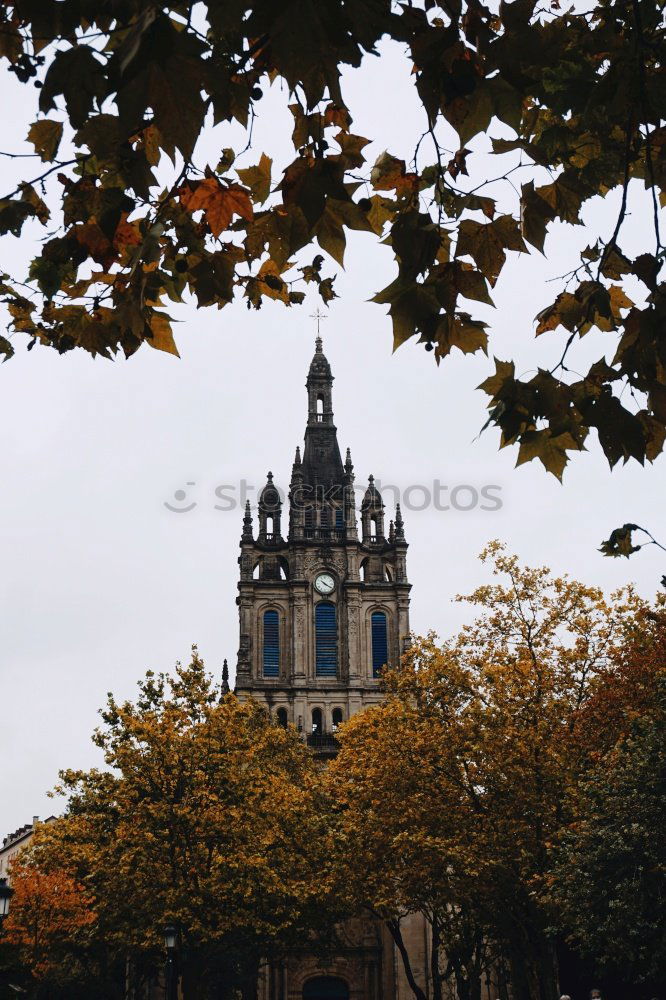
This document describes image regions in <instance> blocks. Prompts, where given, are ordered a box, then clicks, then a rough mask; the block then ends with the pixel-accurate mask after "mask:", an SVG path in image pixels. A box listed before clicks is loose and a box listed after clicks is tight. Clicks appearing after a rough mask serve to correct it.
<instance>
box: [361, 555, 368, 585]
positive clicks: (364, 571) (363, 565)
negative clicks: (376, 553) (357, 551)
mask: <svg viewBox="0 0 666 1000" xmlns="http://www.w3.org/2000/svg"><path fill="white" fill-rule="evenodd" d="M359 569H360V574H361V580H362V581H363V582H364V583H365V582H366V580H367V579H368V560H367V559H364V560H363V562H362V563H361V565H360V567H359Z"/></svg>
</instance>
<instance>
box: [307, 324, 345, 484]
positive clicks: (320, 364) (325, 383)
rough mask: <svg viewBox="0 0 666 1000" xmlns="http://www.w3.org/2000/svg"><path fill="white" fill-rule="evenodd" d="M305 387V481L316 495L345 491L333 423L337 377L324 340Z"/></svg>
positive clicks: (318, 348)
mask: <svg viewBox="0 0 666 1000" xmlns="http://www.w3.org/2000/svg"><path fill="white" fill-rule="evenodd" d="M305 387H306V389H307V390H308V422H307V426H306V428H305V448H304V451H303V482H304V483H306V484H307V485H308V486H310V487H312V488H314V489H315V490H316V492H322V493H323V492H326V491H328V490H330V489H331V488H332V487H336V486H337V487H339V489H340V491H342V487H343V485H344V470H343V467H342V456H341V455H340V447H339V445H338V436H337V430H336V427H335V424H334V423H333V375H332V373H331V366H330V364H329V362H328V358H327V357H326V355H325V354H324V351H323V347H322V340H321V337H317V339H316V341H315V353H314V357H313V358H312V361H311V363H310V370H309V371H308V377H307V380H306V383H305ZM318 499H321V497H319V498H318Z"/></svg>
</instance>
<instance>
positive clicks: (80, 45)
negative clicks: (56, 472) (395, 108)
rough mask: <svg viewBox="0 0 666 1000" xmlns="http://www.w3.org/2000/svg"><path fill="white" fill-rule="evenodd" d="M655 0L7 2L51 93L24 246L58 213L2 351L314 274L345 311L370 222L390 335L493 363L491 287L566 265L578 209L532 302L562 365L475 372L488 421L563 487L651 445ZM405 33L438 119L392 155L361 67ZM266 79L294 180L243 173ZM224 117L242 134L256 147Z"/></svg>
mask: <svg viewBox="0 0 666 1000" xmlns="http://www.w3.org/2000/svg"><path fill="white" fill-rule="evenodd" d="M661 7H662V5H661V4H660V3H659V2H658V0H598V2H597V3H596V4H594V5H593V6H591V7H588V8H585V9H583V10H580V11H577V10H576V9H575V8H567V9H561V7H560V3H559V0H552V2H551V3H550V4H549V5H547V6H538V7H537V5H536V0H515V2H513V3H504V2H501V3H500V4H499V8H495V7H492V8H491V7H487V6H486V5H484V4H483V3H481V2H480V0H444V2H441V3H437V2H435V0H422V2H417V0H415V2H412V0H405V2H397V0H281V2H275V0H255V2H249V0H248V2H239V0H232V2H229V0H201V2H196V0H176V2H170V3H144V2H140V0H120V2H118V0H63V2H61V3H57V4H55V3H53V4H44V3H42V2H41V0H10V2H8V3H5V4H3V5H2V9H1V10H0V58H2V60H3V62H4V64H5V65H6V66H7V68H8V70H9V71H10V72H11V73H13V74H14V75H15V77H16V78H17V79H18V81H20V82H21V83H22V84H24V85H25V86H26V87H33V86H34V87H36V88H37V90H36V92H35V99H36V103H37V107H36V109H35V119H34V121H32V122H26V135H27V140H28V142H29V143H30V144H31V146H32V148H33V149H34V154H33V155H34V159H35V160H36V161H37V163H36V165H35V167H34V168H33V169H32V170H29V169H28V170H27V169H26V168H25V163H24V161H23V160H21V161H19V162H20V164H21V172H20V175H19V176H18V177H17V182H16V185H15V187H14V188H13V189H12V190H9V191H7V192H4V193H3V196H2V199H1V200H0V230H1V231H2V232H3V233H4V234H7V235H6V237H5V242H6V241H7V240H9V244H10V246H11V240H12V239H13V238H16V237H18V236H19V235H20V234H21V231H22V229H23V228H24V226H25V225H26V223H28V228H27V229H25V232H26V233H28V234H30V237H31V238H35V239H36V238H37V234H36V231H35V228H34V226H38V227H39V226H41V227H44V228H43V235H42V237H41V246H40V249H39V253H38V254H37V255H36V256H35V257H34V259H33V261H32V263H31V264H30V267H29V273H28V274H27V275H20V274H18V275H17V274H5V276H4V278H3V279H2V286H1V289H0V291H1V293H2V296H3V299H4V302H5V303H6V305H7V308H8V310H9V313H10V316H11V326H12V329H13V331H15V333H19V334H22V335H23V336H22V337H19V338H17V337H16V336H14V337H13V338H12V340H11V341H10V340H9V339H7V338H2V339H1V340H0V347H1V349H2V350H3V351H4V352H5V354H6V355H7V356H9V355H11V354H12V353H13V351H14V349H15V346H14V345H17V344H18V343H20V342H21V340H23V343H25V344H26V345H27V346H28V347H32V346H33V345H34V344H36V343H39V344H43V345H46V346H50V347H53V348H55V349H56V350H57V351H59V352H60V353H66V352H68V351H70V350H72V349H73V348H75V347H79V348H81V349H83V350H85V351H88V352H90V353H91V354H93V355H103V356H105V357H111V356H113V355H115V354H116V353H117V352H124V354H125V355H126V356H129V355H131V354H133V353H134V352H135V351H136V350H137V349H138V348H139V347H140V346H141V345H142V344H143V343H144V342H145V343H148V344H151V345H152V346H153V347H156V348H158V349H160V350H165V351H169V352H172V353H177V348H176V345H175V342H174V339H173V334H172V329H171V323H170V317H169V314H168V312H167V308H168V302H169V301H170V302H180V301H182V300H183V298H184V297H192V298H193V299H194V301H196V304H197V305H198V306H208V305H215V306H217V307H218V308H221V307H223V306H225V305H227V304H228V303H230V302H231V301H232V300H233V299H234V297H235V296H236V295H242V296H245V298H246V300H247V304H248V307H254V308H259V307H260V306H261V304H262V301H263V300H264V299H265V298H270V299H277V300H280V301H282V302H283V303H284V304H285V305H292V306H293V305H297V304H298V303H300V302H301V301H302V300H303V298H304V291H303V288H304V287H305V286H306V285H307V284H311V285H313V286H316V288H317V289H318V292H319V294H320V296H321V298H322V299H323V301H324V302H329V301H330V300H331V299H332V298H333V297H334V296H335V294H336V293H335V289H334V275H333V274H331V273H330V271H329V265H328V263H326V261H327V257H331V258H332V259H333V261H335V262H336V263H337V264H339V265H341V264H342V263H343V258H344V250H345V242H346V236H345V231H346V230H357V231H360V232H364V233H367V234H368V238H369V239H370V238H374V239H376V240H381V242H383V243H384V244H388V245H389V246H390V247H391V249H392V252H393V254H394V257H395V263H396V267H397V274H396V277H395V280H393V281H392V282H391V283H390V284H389V285H388V286H387V287H386V288H384V289H381V290H380V291H378V292H377V294H376V295H375V299H374V301H375V302H377V303H379V304H380V305H383V306H388V309H389V312H390V315H391V320H392V324H393V336H394V345H395V346H396V347H397V346H400V345H401V344H403V343H404V342H406V341H408V340H410V339H414V340H415V341H418V342H419V343H421V344H423V345H425V347H426V349H428V350H431V351H433V356H434V358H435V359H436V361H437V362H438V363H439V362H441V361H442V360H444V359H446V357H447V356H448V355H449V354H450V353H451V351H452V350H453V349H454V348H458V349H459V350H460V351H462V352H464V353H474V352H477V351H486V352H487V351H488V349H489V336H488V331H487V325H486V323H485V322H484V321H483V320H482V318H481V317H480V316H479V315H478V312H476V313H475V303H486V304H487V303H490V302H491V301H492V300H491V295H492V290H493V288H494V287H495V286H496V284H497V282H498V280H499V279H500V277H501V273H502V269H503V266H504V264H505V261H506V259H507V254H509V253H525V252H527V251H528V250H534V249H536V250H537V251H541V252H546V253H547V252H548V245H549V244H548V234H549V232H550V230H551V229H552V226H553V224H554V223H556V222H563V223H566V224H570V225H581V224H586V225H587V226H588V229H589V244H588V246H587V249H585V250H584V252H583V253H582V255H581V256H580V257H576V259H572V261H571V267H570V271H569V273H568V274H567V275H565V276H564V277H563V278H562V280H561V281H560V283H559V286H558V287H557V289H556V294H555V296H554V298H553V301H552V302H551V303H550V304H549V305H547V306H546V308H544V309H543V310H542V311H541V312H540V314H539V316H538V317H537V321H536V322H537V325H536V334H537V336H540V335H542V334H543V335H546V339H545V340H544V347H543V352H544V363H543V366H542V367H540V368H539V370H538V371H537V373H536V374H534V375H532V376H531V377H529V378H524V377H521V376H518V375H517V374H516V372H517V371H521V370H522V368H521V367H520V359H519V358H518V359H514V360H512V359H499V358H496V360H495V366H494V367H495V370H494V373H492V374H490V375H489V377H488V378H487V379H485V380H484V382H483V383H482V386H481V388H482V389H483V390H484V391H485V393H487V395H488V397H489V409H490V415H489V417H488V424H490V425H493V426H496V427H497V428H499V429H500V431H501V444H502V446H505V445H516V446H518V463H519V464H520V463H522V462H526V461H530V460H531V459H534V458H538V459H540V461H541V462H542V463H543V465H544V466H545V467H546V468H547V469H548V470H549V471H550V472H552V473H554V474H555V475H556V476H558V477H561V476H562V472H563V470H564V467H565V465H566V463H567V460H568V454H569V453H570V452H572V451H579V450H582V449H584V448H585V445H586V440H587V438H588V435H589V432H590V430H596V432H597V435H598V440H599V443H600V445H601V448H602V449H603V452H604V454H605V455H606V457H607V459H608V461H609V463H610V465H611V466H613V465H615V464H616V463H617V462H618V461H627V460H628V459H629V458H634V459H636V460H637V461H639V462H641V463H643V462H644V461H645V460H646V459H647V460H648V461H652V460H654V459H655V458H656V457H657V455H658V454H659V453H660V452H661V450H662V448H663V444H664V439H665V436H666V378H665V374H664V373H665V371H666V343H665V339H664V335H663V329H664V321H665V319H666V296H665V295H664V283H663V280H662V279H661V273H662V267H663V262H664V245H663V242H662V230H661V228H660V226H661V225H662V224H661V222H660V210H661V207H662V206H663V204H664V199H665V197H666V194H665V191H664V182H665V179H666V173H665V172H664V162H666V157H664V146H665V144H666V128H665V127H664V124H663V113H664V107H665V105H666V100H665V99H666V86H665V79H666V77H665V75H664V52H665V51H666V42H665V36H664V24H663V11H662V9H661ZM386 40H392V41H394V42H396V43H398V45H399V46H400V47H401V51H402V52H403V53H404V58H405V59H406V60H407V61H408V65H411V66H412V67H413V73H412V77H411V79H412V80H413V85H414V87H415V90H416V94H417V97H418V101H419V102H420V106H421V107H422V112H423V127H422V135H421V139H420V140H419V142H418V144H417V148H416V149H410V150H403V149H400V148H397V147H398V146H399V143H400V136H399V135H398V134H396V137H395V148H394V149H393V150H391V151H387V152H384V153H382V154H381V155H380V156H379V157H378V158H377V159H376V160H375V162H374V163H372V164H371V163H366V160H365V156H364V148H365V147H366V146H367V144H368V142H369V141H370V139H372V138H373V137H372V136H370V137H369V138H368V137H364V136H360V135H357V134H355V132H354V131H353V113H354V108H353V107H351V106H350V103H349V101H348V100H347V99H346V96H345V93H344V91H343V86H342V83H341V77H342V73H343V71H344V70H345V69H346V68H348V67H359V66H360V65H361V64H362V62H363V60H364V59H366V58H367V57H369V56H371V55H374V54H376V53H377V51H378V45H379V44H380V43H382V42H384V41H386ZM272 85H282V86H283V87H284V88H285V90H286V92H287V93H288V95H289V101H290V104H289V107H290V109H291V111H292V113H293V133H292V136H291V139H292V143H293V149H294V159H293V160H292V161H291V162H290V163H286V164H284V166H283V165H282V164H280V165H279V166H278V167H277V168H276V165H275V164H274V162H273V160H274V155H271V154H272V153H273V151H272V150H262V151H259V150H257V151H256V155H255V161H256V162H254V164H253V165H250V166H245V165H244V166H237V169H236V166H235V164H234V161H235V158H236V156H237V155H238V154H240V153H241V152H245V151H246V149H247V147H248V145H249V147H250V148H251V146H252V124H253V121H254V117H255V114H256V112H257V111H258V110H259V109H260V107H261V101H262V99H263V97H264V95H265V93H266V90H267V88H269V87H271V86H272ZM377 99H378V100H383V99H384V95H378V97H377ZM225 123H234V124H235V125H240V126H241V127H242V128H244V129H245V130H246V133H247V136H246V141H245V142H244V143H243V144H242V145H241V146H238V144H236V145H237V147H238V148H231V146H230V145H229V144H228V143H225V142H224V138H223V137H224V125H225ZM218 124H221V125H222V126H223V128H222V130H221V131H220V133H216V135H217V134H219V135H220V136H221V143H220V148H219V156H218V158H217V162H205V161H204V160H203V159H201V156H200V154H199V153H198V147H197V140H198V139H199V137H200V136H201V134H202V132H203V131H204V130H206V129H209V128H211V127H213V126H215V125H218ZM487 151H491V152H492V155H493V156H495V157H496V158H497V168H496V170H495V171H492V176H488V175H487V173H488V172H487V168H486V167H485V166H483V164H486V163H487V158H486V157H479V156H478V154H479V152H487ZM4 152H6V153H8V154H10V155H11V154H12V151H11V150H7V151H4ZM21 155H22V156H23V155H26V154H25V153H23V152H22V153H21ZM39 161H41V165H39ZM479 163H480V164H482V166H479ZM612 192H616V193H619V208H618V210H617V213H616V214H615V215H614V217H613V218H612V219H607V222H606V223H604V225H603V226H601V227H595V226H593V225H590V223H589V220H588V219H587V218H586V217H585V215H584V213H585V210H586V206H587V205H588V203H590V202H591V200H593V199H595V198H598V197H606V196H607V195H609V194H610V193H612ZM642 192H644V193H642ZM631 211H639V212H641V213H644V216H645V242H644V249H643V252H641V253H640V254H639V255H638V256H637V257H635V258H632V257H631V256H630V255H629V253H628V252H627V251H626V250H625V249H623V244H622V238H623V224H624V222H625V220H626V218H627V215H628V214H629V213H630V212H631ZM33 224H34V225H33ZM308 248H311V250H310V253H311V251H312V249H314V250H315V251H317V252H316V253H315V254H314V256H312V258H311V259H310V256H309V255H308ZM319 249H321V250H322V251H323V253H319V252H318V251H319ZM593 328H596V329H598V330H601V331H604V332H606V333H607V334H608V335H609V336H608V348H607V349H605V350H604V351H603V353H602V355H601V356H600V357H599V358H598V359H597V360H596V361H595V362H594V363H593V364H592V365H591V366H587V365H586V366H585V367H586V370H584V371H582V372H581V371H580V370H579V368H580V367H582V363H581V364H580V365H579V364H578V363H577V361H576V359H575V350H576V346H577V344H578V343H579V340H580V338H582V337H584V335H585V334H586V333H587V332H588V331H589V330H591V329H593ZM532 332H533V331H532V330H530V331H527V330H526V331H525V336H526V337H531V336H532ZM554 338H556V344H555V346H553V339H554ZM558 338H559V339H558ZM517 365H518V367H517Z"/></svg>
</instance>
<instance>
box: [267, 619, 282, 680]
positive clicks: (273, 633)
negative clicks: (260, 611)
mask: <svg viewBox="0 0 666 1000" xmlns="http://www.w3.org/2000/svg"><path fill="white" fill-rule="evenodd" d="M279 676H280V621H279V618H278V613H277V611H264V677H279Z"/></svg>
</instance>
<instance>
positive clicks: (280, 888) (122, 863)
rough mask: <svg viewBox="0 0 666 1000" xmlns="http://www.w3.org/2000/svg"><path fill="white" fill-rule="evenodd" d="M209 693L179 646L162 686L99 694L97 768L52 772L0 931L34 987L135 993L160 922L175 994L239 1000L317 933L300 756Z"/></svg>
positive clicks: (319, 848) (293, 738) (316, 817)
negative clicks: (42, 816) (267, 963)
mask: <svg viewBox="0 0 666 1000" xmlns="http://www.w3.org/2000/svg"><path fill="white" fill-rule="evenodd" d="M219 694H220V692H219V689H216V687H215V686H214V685H213V684H212V682H211V679H210V677H209V676H208V675H207V674H206V672H205V670H204V666H203V663H202V661H201V660H200V658H199V657H198V655H197V654H196V652H195V653H194V655H193V658H192V662H191V663H190V664H189V665H188V666H186V667H181V666H179V667H178V668H177V670H176V672H175V674H174V675H172V676H171V677H170V678H169V679H167V678H166V676H165V675H154V674H151V673H149V674H148V675H147V676H146V678H145V680H144V681H142V682H141V683H140V685H139V697H138V698H137V700H136V701H135V702H125V703H119V702H117V701H116V700H115V699H114V698H113V697H112V696H109V701H108V705H107V708H106V709H105V710H104V711H103V713H102V716H103V726H102V727H101V728H100V729H99V730H98V732H97V734H96V742H97V744H98V745H99V746H100V747H101V748H102V749H103V750H104V754H105V760H106V763H107V765H108V766H109V768H110V769H109V770H92V771H85V772H82V771H66V772H64V773H63V774H62V775H61V786H60V790H61V791H62V792H64V793H65V794H67V796H68V806H67V809H66V812H65V815H64V816H63V817H62V818H60V819H58V820H56V821H55V822H54V823H52V824H49V825H46V824H43V825H42V826H40V827H38V829H37V832H36V835H35V838H34V841H33V844H32V845H31V847H30V850H29V852H27V853H26V855H25V858H22V861H23V860H24V861H25V863H24V864H23V865H22V866H21V868H20V869H19V871H18V872H17V886H18V891H17V893H16V897H15V899H14V900H13V905H12V909H11V914H10V917H9V919H8V922H7V925H6V928H5V930H6V932H7V935H8V938H9V941H10V942H13V943H14V945H15V946H16V947H17V948H18V950H19V955H20V958H21V959H22V961H23V963H24V965H25V966H26V967H27V968H28V969H30V971H31V973H32V976H33V978H34V979H35V980H37V981H38V982H39V981H40V980H46V982H47V983H48V982H49V981H50V982H51V983H53V982H56V983H57V982H58V981H60V980H66V981H68V982H69V984H70V988H76V986H77V985H78V986H79V987H80V988H81V990H82V995H83V996H85V995H88V996H89V995H90V992H88V993H86V990H85V987H86V985H87V986H88V987H89V988H90V983H91V982H94V983H96V984H97V985H96V990H98V991H102V990H103V995H104V996H108V997H110V998H115V997H116V996H122V997H124V996H126V993H125V980H126V977H127V976H128V975H129V976H130V980H131V988H132V989H133V990H134V991H135V994H134V995H136V996H137V997H140V996H144V995H145V994H144V992H143V990H144V989H145V988H146V985H147V984H149V983H150V981H151V978H153V977H154V976H155V974H156V971H157V972H158V971H159V969H160V967H161V964H162V948H163V932H164V927H165V925H166V924H167V923H169V922H172V923H174V924H175V925H176V926H177V927H178V928H179V930H180V934H181V939H182V941H181V949H180V953H181V966H180V970H179V971H180V975H181V977H182V985H183V995H184V996H185V997H186V998H194V997H196V998H197V1000H204V998H209V997H215V998H216V1000H218V998H222V997H224V998H226V997H227V996H234V997H235V996H237V995H238V994H237V993H236V992H234V990H236V989H238V990H241V989H244V988H245V987H247V988H248V990H249V992H248V995H249V996H251V995H254V994H253V993H252V989H253V988H254V984H255V983H256V978H257V969H258V965H259V962H260V960H261V959H266V958H269V957H271V956H275V955H277V954H280V953H281V952H282V950H283V949H284V948H285V947H286V946H287V945H288V944H289V943H290V942H291V943H293V942H294V941H300V940H302V934H303V933H305V932H306V930H307V932H308V933H309V932H312V931H313V930H320V931H321V930H323V929H325V927H326V928H327V927H328V926H329V924H328V923H327V921H328V919H329V917H330V918H331V919H332V914H333V913H334V911H335V906H331V907H330V908H329V910H327V911H326V913H324V911H323V910H322V907H321V886H320V884H319V879H318V873H319V872H320V870H321V869H322V867H323V864H324V851H325V847H324V844H325V836H324V833H325V829H326V827H325V823H326V816H327V810H326V809H325V808H323V806H322V802H323V799H322V795H321V792H320V791H318V787H317V780H316V769H315V766H314V762H313V759H312V756H311V755H310V753H309V751H308V750H307V748H306V747H305V746H304V744H303V743H302V741H301V740H300V739H299V736H298V734H297V733H296V731H295V730H294V729H293V728H292V729H289V730H286V729H284V728H282V727H280V726H277V725H274V724H273V723H272V722H271V720H270V719H269V717H268V715H267V714H266V712H265V711H264V710H262V709H261V708H260V707H259V706H258V705H257V704H255V703H250V704H247V705H241V704H240V703H239V702H238V701H237V699H236V698H235V696H234V695H232V694H229V695H227V696H226V697H223V698H222V699H221V700H220V699H219ZM63 886H64V888H65V889H66V890H67V891H66V892H63V891H62V889H63ZM54 904H55V905H54ZM128 963H129V964H128ZM225 990H227V991H228V992H225ZM65 995H67V996H69V995H70V994H69V993H66V994H65ZM95 995H100V993H99V992H96V993H95ZM243 995H245V994H243Z"/></svg>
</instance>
